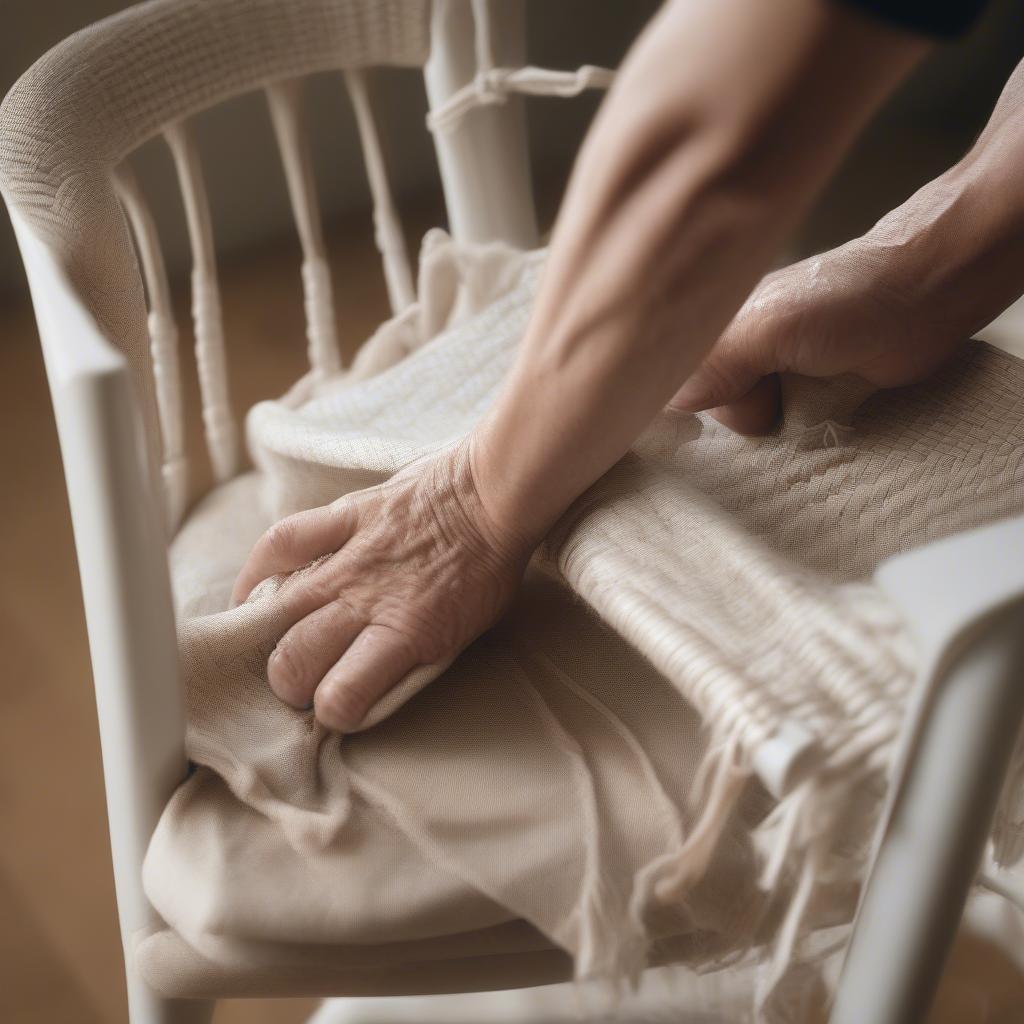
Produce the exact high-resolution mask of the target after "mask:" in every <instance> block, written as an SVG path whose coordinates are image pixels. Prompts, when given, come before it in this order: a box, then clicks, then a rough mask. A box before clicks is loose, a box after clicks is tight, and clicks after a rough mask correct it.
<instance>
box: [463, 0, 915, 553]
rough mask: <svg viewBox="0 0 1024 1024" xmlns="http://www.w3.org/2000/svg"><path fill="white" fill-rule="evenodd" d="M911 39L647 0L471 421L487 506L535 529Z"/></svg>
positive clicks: (735, 3) (630, 425)
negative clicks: (499, 364)
mask: <svg viewBox="0 0 1024 1024" xmlns="http://www.w3.org/2000/svg"><path fill="white" fill-rule="evenodd" d="M922 50H923V45H922V44H921V43H918V42H915V41H911V40H910V39H909V38H908V37H907V36H905V35H902V34H900V33H897V32H894V31H892V30H889V29H886V28H882V27H880V26H879V25H877V24H876V23H873V22H869V21H867V20H865V19H863V18H862V17H860V16H858V15H855V14H852V13H850V12H848V11H846V10H845V9H843V8H842V7H841V6H839V5H833V4H829V3H822V2H821V0H785V2H779V3H773V4H765V3H763V0H727V2H719V3H712V2H704V3H683V2H679V0H677V2H674V3H671V4H669V5H668V6H667V7H666V8H665V9H664V10H663V11H662V13H661V14H660V15H659V17H658V18H657V19H656V20H655V22H654V23H653V24H652V26H651V27H650V28H649V29H648V31H647V32H646V33H645V34H644V36H643V37H642V38H641V40H640V41H639V42H638V44H637V46H636V47H635V48H634V51H633V52H632V53H631V55H630V57H629V59H628V60H627V61H626V63H625V65H624V67H623V70H622V73H621V75H620V79H619V82H618V83H617V85H616V87H615V89H614V90H613V91H612V93H611V95H610V96H609V98H608V100H607V102H606V104H605V106H604V107H603V109H602V112H601V114H600V116H599V118H598V120H597V123H596V124H595V127H594V130H593V132H592V133H591V136H590V138H589V139H588V141H587V144H586V145H585V147H584V149H583V152H582V153H581V157H580V160H579V162H578V165H577V167H576V169H575V171H574V174H573V180H572V182H571V183H570V188H569V192H568V195H567V199H566V202H565V205H564V208H563V211H562V214H561V216H560V218H559V223H558V225H557V227H556V231H555V236H554V239H553V242H552V247H551V255H550V258H549V263H548V267H547V270H546V273H545V278H544V281H543V284H542V287H541V291H540V295H539V297H538V302H537V306H536V309H535V312H534V315H533V317H532V320H531V323H530V326H529V329H528V331H527V336H526V338H525V339H524V342H523V347H522V350H521V353H520V356H519V358H518V361H517V363H516V365H515V367H514V369H513V371H512V373H511V375H510V379H509V381H508V383H507V386H506V388H505V390H504V392H503V393H502V395H501V397H500V399H499V401H498V403H497V404H496V406H495V408H494V409H493V410H492V413H491V414H490V415H489V416H488V417H487V419H486V420H485V421H484V423H483V424H482V425H481V427H480V428H479V429H478V431H477V432H476V434H475V436H474V438H473V443H474V456H473V458H474V469H475V472H476V474H477V477H478V485H479V486H480V489H481V492H482V495H483V496H484V500H485V502H486V503H487V504H488V505H489V508H490V510H491V512H492V514H493V516H494V518H495V519H496V520H498V521H499V522H500V523H505V524H508V525H509V526H510V527H512V526H513V525H514V527H515V528H516V529H518V530H520V531H521V532H522V533H523V534H524V536H525V537H526V539H529V540H536V539H538V538H539V537H540V536H541V535H542V534H543V532H544V531H545V530H546V529H547V528H548V527H549V525H550V524H551V522H552V521H553V520H554V519H555V518H557V516H558V515H559V514H560V513H561V512H562V511H563V510H564V509H565V508H566V507H567V506H568V504H569V503H570V502H571V501H572V500H573V499H574V498H575V497H576V496H577V495H578V494H579V493H580V492H581V491H582V490H583V489H584V488H586V487H587V486H589V484H590V483H592V482H593V481H594V480H595V479H596V478H597V477H598V476H600V475H601V474H602V473H603V472H604V471H605V470H607V469H608V468H609V467H610V466H611V465H612V464H613V463H614V462H615V461H616V460H617V459H619V458H620V457H621V456H622V455H623V454H624V453H625V452H626V450H627V449H628V448H629V446H630V444H631V443H632V442H633V441H634V440H635V438H636V437H637V435H638V434H639V433H640V432H641V431H642V430H643V428H644V427H645V426H646V424H647V423H648V422H649V421H650V420H651V419H652V418H653V416H654V415H655V414H656V413H657V411H658V410H659V409H660V408H661V407H662V405H663V404H664V403H665V402H666V401H667V400H668V398H669V397H671V395H672V394H673V392H674V390H675V388H676V387H678V385H679V384H680V382H681V381H682V380H683V379H685V378H686V376H687V375H688V374H689V373H690V372H691V371H692V370H693V369H694V368H695V367H696V366H697V365H698V364H699V363H700V361H701V359H702V357H703V356H704V354H705V353H706V352H707V350H708V349H709V348H710V346H711V345H712V344H713V342H714V341H715V339H716V338H717V336H718V335H719V334H720V333H721V331H722V330H723V328H724V327H725V326H726V324H727V323H728V321H729V320H730V318H731V317H732V315H733V313H734V312H735V311H736V309H737V308H738V307H739V305H740V304H741V302H742V301H743V299H744V297H745V296H746V294H747V293H748V292H749V290H750V289H751V287H752V286H753V284H754V283H755V282H756V281H757V279H758V278H759V277H760V275H761V274H762V273H763V272H764V270H765V269H766V268H767V266H768V265H769V262H770V260H771V258H772V256H773V254H774V253H775V252H776V250H777V248H778V246H779V245H780V243H781V242H782V240H783V239H784V238H785V236H786V235H787V233H788V232H789V231H790V230H791V229H792V227H793V225H794V223H795V222H796V221H797V219H798V218H799V217H800V215H801V214H802V213H803V212H804V210H805V209H806V207H807V206H808V204H809V203H810V201H811V200H812V199H813V197H814V194H815V193H816V191H817V189H818V188H819V187H820V185H821V184H822V182H823V181H824V180H825V179H826V178H827V176H828V174H829V173H830V171H831V170H832V169H833V167H834V166H835V164H836V162H837V161H838V159H839V157H840V156H841V154H842V152H843V151H844V149H845V148H846V146H847V145H848V144H849V142H850V140H851V139H852V138H853V137H854V135H855V134H856V132H857V131H858V129H859V128H860V127H861V126H862V124H863V122H864V121H865V119H866V118H867V117H868V116H869V114H870V113H871V111H872V110H873V109H874V107H875V106H876V105H877V103H878V102H879V100H880V99H881V98H882V97H883V96H884V95H885V94H886V93H887V92H888V91H889V90H890V89H891V87H892V86H893V84H894V83H895V82H896V81H897V80H898V79H899V77H900V76H901V75H902V74H903V73H904V72H905V71H906V69H907V68H908V67H909V66H910V65H911V64H912V63H913V61H914V59H915V58H916V57H917V56H918V55H919V54H920V53H921V52H922ZM740 83H742V84H740Z"/></svg>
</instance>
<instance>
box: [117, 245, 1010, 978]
mask: <svg viewBox="0 0 1024 1024" xmlns="http://www.w3.org/2000/svg"><path fill="white" fill-rule="evenodd" d="M541 259H542V256H541V254H531V255H526V256H524V255H522V254H518V253H515V252H513V251H512V250H508V249H505V248H503V247H501V246H489V247H486V248H475V249H462V248H460V247H457V246H455V245H453V244H452V243H450V242H449V241H448V240H447V238H446V237H445V236H443V235H442V234H441V233H440V232H435V233H432V234H431V235H430V236H428V238H427V241H426V243H425V255H424V260H423V267H422V269H421V280H420V295H421V301H420V302H419V303H418V304H417V305H415V306H414V307H413V308H412V309H410V310H409V311H407V312H406V313H405V314H403V315H402V316H401V317H399V318H398V319H396V320H394V321H391V322H389V323H388V324H386V325H384V326H383V327H382V328H381V330H380V331H379V332H378V333H377V335H375V337H374V338H372V339H371V340H370V341H369V342H368V343H367V345H366V346H364V349H363V350H362V352H361V355H360V357H359V359H358V360H357V363H356V365H355V366H354V368H353V369H352V371H350V372H349V374H348V375H347V376H345V377H344V378H342V379H339V380H337V381H331V382H328V383H327V384H325V385H320V386H319V387H315V386H314V385H313V383H312V382H311V381H309V380H304V381H302V382H300V383H299V384H298V385H296V387H295V388H294V389H293V390H292V392H291V393H290V394H289V395H288V396H286V397H285V398H284V399H282V400H281V401H278V402H268V403H263V404H262V405H259V406H257V407H256V408H254V409H253V410H252V412H251V413H250V417H249V422H248V435H249V444H250V447H251V450H252V453H253V456H254V459H255V461H256V464H257V466H258V470H259V471H258V473H256V474H253V475H250V476H247V477H243V478H240V479H238V480H236V481H234V482H232V483H231V484H230V485H228V486H227V487H225V488H221V489H220V490H218V491H215V492H214V493H213V494H212V495H211V496H210V497H209V498H208V499H207V501H206V502H205V503H204V504H203V505H202V506H201V507H200V508H199V509H198V510H197V511H196V512H195V514H194V515H193V517H192V519H191V520H190V522H189V523H188V524H186V526H185V527H184V529H183V530H182V531H181V533H180V534H179V536H178V538H177V540H176V542H175V545H174V548H173V551H172V567H173V569H174V576H175V580H176V587H177V591H178V599H179V602H180V611H181V614H182V618H183V620H184V624H183V627H182V633H181V649H182V658H183V664H184V668H185V676H186V682H187V699H188V715H189V749H190V754H191V757H192V758H193V760H194V761H195V762H196V763H197V765H198V766H199V767H198V768H197V770H196V771H195V773H194V774H193V775H192V776H191V777H190V778H189V780H188V781H187V782H186V783H185V784H184V785H183V786H182V787H181V788H180V789H179V790H178V792H177V794H176V795H175V797H174V799H173V800H172V801H171V803H170V805H169V806H168V808H167V810H166V812H165V814H164V816H163V818H162V820H161V822H160V825H159V827H158V829H157V832H156V834H155V836H154V838H153V842H152V845H151V848H150V851H149V855H148V857H147V861H146V869H145V883H146V890H147V893H148V894H149V896H150V898H151V900H152V901H153V904H154V906H155V907H156V908H157V910H158V911H159V913H160V914H161V915H162V917H163V919H164V921H165V922H166V925H167V927H166V929H159V930H157V931H156V932H155V933H153V934H149V935H147V936H142V937H140V941H139V943H138V946H137V957H138V962H139V964H140V966H141V968H142V970H143V973H144V974H145V976H146V977H147V978H148V979H149V980H150V981H151V983H153V984H154V985H155V986H156V987H157V988H158V989H159V990H161V991H164V992H168V993H172V994H182V995H184V994H199V993H201V992H208V991H216V990H217V989H218V987H219V988H221V989H225V988H226V989H228V990H231V991H236V992H264V993H272V992H286V991H296V990H298V989H301V988H305V989H307V990H317V991H329V990H335V991H339V990H350V991H365V990H367V982H366V980H365V976H364V975H361V974H360V973H359V972H360V971H362V972H366V971H370V973H371V974H372V973H373V971H374V970H375V969H377V968H381V967H389V965H390V969H392V970H393V969H394V965H396V964H403V965H410V964H414V963H416V962H419V961H423V960H427V961H447V962H449V963H454V964H458V965H461V966H462V967H464V968H466V970H465V972H464V976H468V977H470V978H471V977H472V974H473V967H472V962H470V966H469V967H466V962H465V957H466V955H467V951H470V952H472V951H476V952H478V953H479V952H480V951H482V950H488V951H491V950H494V951H497V952H508V953H512V952H515V953H517V954H518V955H527V956H528V957H529V956H536V957H541V958H543V957H544V956H549V955H550V954H542V953H540V952H538V949H539V948H545V947H547V948H550V946H552V945H553V946H556V947H559V948H561V949H563V950H565V951H567V952H568V953H570V954H571V955H572V957H573V958H574V960H575V964H576V971H577V973H578V974H579V975H598V976H615V975H621V974H623V973H629V972H631V971H633V970H635V969H636V968H637V967H638V966H639V965H640V964H642V963H643V962H644V959H645V957H647V956H648V955H649V954H651V950H650V949H649V948H648V943H649V942H650V941H651V940H652V939H660V940H662V941H661V945H660V947H659V946H657V945H656V948H655V949H654V951H653V955H654V956H655V957H662V958H664V957H666V956H667V957H672V958H682V959H684V960H686V961H688V962H691V963H698V964H709V963H717V962H720V961H722V959H723V958H725V957H727V956H728V955H729V954H730V953H732V952H734V951H736V950H740V951H742V950H745V949H748V948H749V947H751V946H752V945H754V944H756V943H760V942H767V943H769V944H770V945H771V944H773V945H774V951H775V952H774V955H775V958H776V963H778V964H785V963H788V962H789V960H790V958H791V957H790V953H791V950H790V948H789V947H790V938H791V932H792V931H793V930H794V929H795V928H796V926H797V925H800V930H801V931H805V932H806V931H808V930H810V929H812V928H817V927H820V926H824V925H827V924H832V923H835V922H836V921H841V920H844V919H846V918H847V917H848V915H849V911H850V908H851V906H852V902H851V900H852V897H853V895H854V892H855V889H854V888H853V886H852V883H855V882H856V881H857V880H858V879H859V877H860V872H861V870H862V868H863V854H864V845H865V840H866V839H867V837H868V836H869V832H870V823H871V820H872V816H873V814H874V813H875V812H876V810H877V806H878V799H879V796H880V794H881V791H882V781H883V777H884V768H885V765H886V763H887V759H888V757H889V755H890V753H891V749H892V743H893V739H894V737H895V734H896V730H897V728H898V725H899V721H900V716H901V712H902V708H903V704H904V701H905V698H906V694H907V691H908V687H909V685H910V682H911V679H912V673H913V669H914V651H913V647H912V644H911V642H910V640H909V637H908V636H907V635H906V632H905V629H904V626H903V624H902V622H901V621H900V618H899V616H898V614H897V613H896V611H895V609H894V608H893V607H891V606H890V604H889V603H888V602H887V599H886V598H885V596H884V595H883V594H882V593H881V592H880V591H879V590H878V589H877V588H876V587H875V586H874V585H873V584H872V583H871V582H870V581H869V579H868V575H869V573H870V571H871V569H872V567H873V566H874V565H875V564H876V563H877V562H878V560H879V559H881V558H883V557H885V556H886V555H889V554H892V553H894V552H896V551H899V550H903V549H905V548H907V547H910V546H913V545H916V544H920V543H923V542H925V541H927V540H931V539H934V538H936V537H939V536H941V535H943V534H947V533H949V532H952V531H954V530H961V529H965V528H968V527H970V526H972V525H974V524H977V523H980V522H984V521H987V520H991V519H994V518H996V517H999V516H1003V515H1007V514H1011V513H1019V512H1021V511H1022V509H1024V397H1022V396H1024V367H1022V364H1021V363H1020V362H1019V361H1017V360H1015V359H1013V358H1012V357H1010V356H1008V355H1006V354H1004V353H1001V352H998V351H996V350H994V349H991V348H990V347H988V346H986V345H983V344H980V343H972V344H971V345H970V346H969V347H968V349H967V350H966V352H965V353H964V354H963V356H962V357H960V358H959V359H958V360H957V361H956V362H955V363H954V364H952V365H950V366H949V367H948V368H947V369H946V370H945V371H943V372H942V373H940V374H939V375H938V376H936V377H935V378H933V379H932V380H930V381H929V382H927V383H925V384H922V385H919V386H917V387H914V388H908V389H904V390H901V391H896V392H888V393H882V394H878V395H875V396H873V397H869V398H867V399H866V400H864V399H865V395H864V392H863V390H862V389H859V388H857V387H856V386H854V385H852V384H849V383H843V382H839V383H836V382H814V381H808V380H800V379H795V378H794V379H792V380H789V381H787V382H786V389H787V402H788V406H787V408H788V412H787V417H786V423H785V425H784V426H783V427H782V429H781V431H780V432H779V434H778V435H777V436H774V437H770V438H766V439H762V440H752V439H747V438H741V437H738V436H736V435H733V434H731V433H729V432H728V431H726V430H724V429H723V428H721V427H720V426H718V425H717V424H715V423H714V422H713V421H712V420H710V419H709V418H706V417H691V416H681V415H670V414H663V415H662V416H660V417H659V418H658V419H657V420H656V421H655V423H654V424H652V426H651V427H650V429H649V430H648V431H647V432H646V433H645V434H644V435H643V436H642V437H641V438H640V439H639V441H638V442H637V444H636V445H635V446H634V448H633V451H632V452H631V453H630V454H629V455H628V456H627V457H626V458H625V459H624V460H623V461H622V462H621V463H620V464H619V465H618V466H616V467H615V468H614V469H613V470H612V471H611V472H609V473H608V474H607V475H606V476H605V477H604V478H603V479H602V480H601V481H599V482H598V483H597V484H596V485H595V486H594V487H593V488H592V489H591V490H590V491H588V492H587V493H586V494H585V495H584V496H583V497H582V498H581V499H580V501H579V502H577V504H576V505H575V506H574V508H573V509H571V510H570V511H569V513H568V514H567V515H566V516H565V518H564V520H563V522H562V523H561V524H559V526H558V527H557V529H556V530H555V531H554V532H553V534H552V536H551V537H550V538H549V541H548V543H547V546H546V551H545V552H544V557H543V558H541V559H540V560H539V561H538V563H537V564H536V565H535V567H534V568H533V570H532V571H531V574H530V576H529V578H528V581H527V584H526V586H525V587H524V590H523V592H522V594H521V595H520V598H519V600H518V601H517V603H516V606H515V608H514V609H513V611H512V612H511V613H510V614H509V615H508V616H507V618H506V619H505V620H504V621H503V622H502V623H501V624H500V625H499V626H498V627H497V628H495V629H494V630H492V631H491V632H490V633H489V634H487V635H486V636H485V637H483V638H481V639H480V640H479V641H478V642H477V643H475V644H474V645H473V646H472V647H471V648H470V649H469V650H468V651H467V652H466V653H465V654H464V655H463V656H462V657H460V658H459V659H458V660H457V662H456V663H455V664H454V665H453V666H452V667H451V668H450V669H448V670H447V671H446V672H445V673H444V675H443V677H442V678H440V679H438V680H437V681H435V682H434V683H433V684H432V685H431V686H430V687H428V688H427V689H426V690H424V691H423V692H422V693H420V694H419V695H418V696H416V697H415V698H414V699H413V700H411V701H410V702H409V703H407V704H406V705H405V706H404V707H402V708H401V709H400V710H399V711H397V713H395V714H394V715H392V716H391V717H390V718H388V719H387V720H386V721H385V722H384V723H383V724H381V725H379V726H377V727H375V728H373V729H371V730H369V731H368V732H364V733H360V734H357V735H353V736H347V737H345V738H343V739H339V738H338V737H337V736H332V735H330V734H328V733H326V732H325V731H324V730H323V729H322V728H321V727H320V726H318V725H317V724H316V723H315V722H314V720H313V719H312V716H311V715H310V714H309V713H301V712H297V711H293V710H291V709H289V708H287V707H285V706H284V705H282V704H281V703H279V702H278V701H277V700H276V698H274V696H273V694H272V693H271V692H270V690H269V689H268V687H267V684H266V679H265V664H266V658H267V655H268V653H269V651H270V650H271V648H272V646H273V644H274V642H275V641H276V639H277V637H278V636H279V634H280V632H281V627H280V624H279V622H278V621H277V615H278V609H277V605H276V602H275V598H274V594H273V589H274V588H273V587H272V586H271V587H267V588H264V589H263V591H262V592H258V594H257V596H256V597H255V598H254V599H253V600H251V601H250V602H249V603H247V604H246V605H244V606H243V607H241V608H238V609H235V610H230V611H223V610H222V609H223V608H225V607H226V604H227V595H228V592H229V589H230V584H231V582H232V578H233V576H234V574H235V572H236V571H237V569H238V567H239V565H240V562H241V560H242V558H244V555H245V553H246V552H247V550H248V547H249V545H250V544H251V542H252V541H253V540H254V539H255V537H256V536H258V534H259V532H260V531H261V530H262V529H263V528H264V527H265V526H266V525H267V524H269V523H270V522H271V521H272V520H273V519H274V518H275V517H276V516H279V515H281V514H283V513H286V512H290V511H293V510H296V509H299V508H305V507H310V506H313V505H317V504H320V503H324V502H326V501H329V500H332V499H334V498H336V497H337V496H338V495H340V494H342V493H345V492H347V491H350V490H353V489H357V488H359V487H363V486H366V485H367V484H370V483H373V482H375V481H377V480H380V479H383V478H385V477H386V476H387V475H388V474H390V473H391V472H393V471H394V470H395V469H397V468H398V467H399V466H401V465H403V464H405V463H407V462H408V461H409V460H411V459H413V458H416V457H418V456H420V455H422V454H424V453H426V452H429V451H432V450H435V449H436V448H437V447H439V446H441V445H444V444H446V443H449V442H451V441H453V440H455V439H457V438H459V437H461V436H462V435H464V434H465V432H466V431H467V430H468V429H470V427H471V426H472V424H473V423H474V422H475V421H476V419H477V418H478V417H479V416H480V414H481V413H482V412H483V411H484V409H486V407H487V405H488V403H489V402H490V401H491V400H492V399H493V396H494V393H495V390H496V388H497V387H498V386H499V384H500V382H501V379H502V376H503V374H504V372H505V371H506V369H507V367H508V365H509V363H510V361H511V359H512V357H513V354H514V351H515V347H516V343H517V341H518V339H519V337H520V336H521V334H522V331H523V329H524V326H525V323H526V318H527V315H528V311H529V308H530V304H531V300H532V295H533V292H534V289H535V287H536V280H537V276H538V274H539V269H540V264H541ZM580 597H582V598H583V601H582V602H581V601H580V600H579V598H580ZM595 612H596V613H598V614H596V615H595ZM784 723H796V724H797V725H798V726H799V728H801V729H802V730H805V731H806V733H808V734H809V735H810V737H812V738H813V756H812V759H811V760H810V762H809V764H808V774H807V776H806V778H805V779H804V780H803V781H801V782H800V783H799V784H798V785H796V786H795V787H794V788H792V789H791V790H790V791H789V792H785V793H780V794H777V796H778V797H779V798H780V799H778V800H774V799H772V798H771V797H770V796H769V795H768V793H767V792H766V791H765V790H764V788H763V787H762V786H761V785H760V784H759V782H758V780H757V778H756V777H755V774H754V769H753V765H754V763H755V762H756V755H757V752H758V750H759V749H761V748H762V747H763V745H764V744H765V743H766V742H767V741H769V740H771V738H772V737H773V736H774V735H775V734H776V733H777V732H778V730H779V728H780V727H781V726H782V725H783V724H784ZM801 882H802V884H801ZM787 921H788V924H789V927H788V928H786V927H782V928H780V922H782V923H786V922H787ZM510 962H514V958H513V961H510ZM546 962H548V963H556V966H555V967H553V968H552V969H553V970H554V971H555V973H557V972H558V971H559V970H564V966H558V963H557V962H556V961H546ZM478 966H479V964H478ZM403 970H413V971H414V970H415V968H412V967H408V966H407V967H404V968H403ZM346 972H347V973H346ZM769 977H770V978H774V974H772V975H770V976H769ZM462 983H466V984H471V982H465V981H463V982H462ZM410 984H412V983H410ZM372 987H373V986H372V985H370V988H372ZM383 987H384V988H388V987H390V985H387V984H385V985H384V986H383Z"/></svg>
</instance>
